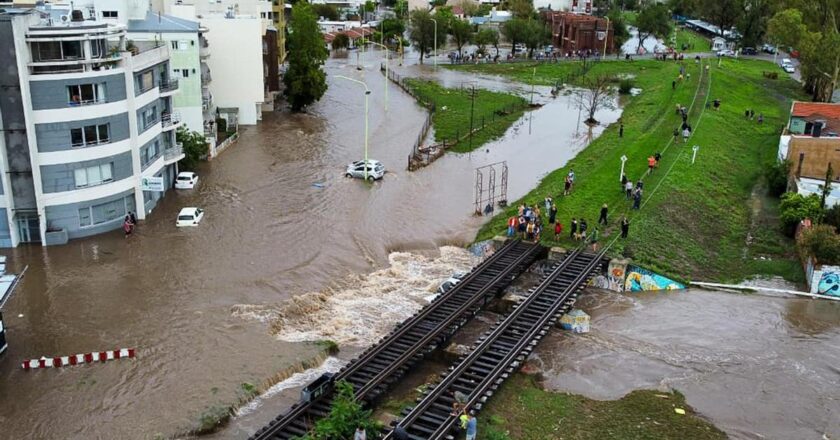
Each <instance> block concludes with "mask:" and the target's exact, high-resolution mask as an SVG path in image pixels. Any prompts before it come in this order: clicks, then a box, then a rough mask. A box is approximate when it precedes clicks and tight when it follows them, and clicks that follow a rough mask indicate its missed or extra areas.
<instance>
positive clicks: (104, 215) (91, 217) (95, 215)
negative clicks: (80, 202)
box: [79, 196, 134, 227]
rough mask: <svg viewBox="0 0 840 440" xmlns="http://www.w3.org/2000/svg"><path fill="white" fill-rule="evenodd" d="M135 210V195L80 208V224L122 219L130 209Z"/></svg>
mask: <svg viewBox="0 0 840 440" xmlns="http://www.w3.org/2000/svg"><path fill="white" fill-rule="evenodd" d="M133 210H134V196H126V197H123V198H122V199H119V200H114V201H113V202H106V203H100V204H99V205H93V206H88V207H87V208H81V209H79V226H81V227H85V226H93V225H99V224H102V223H106V222H109V221H112V220H118V219H119V220H122V219H123V218H125V215H126V214H127V213H128V212H129V211H133Z"/></svg>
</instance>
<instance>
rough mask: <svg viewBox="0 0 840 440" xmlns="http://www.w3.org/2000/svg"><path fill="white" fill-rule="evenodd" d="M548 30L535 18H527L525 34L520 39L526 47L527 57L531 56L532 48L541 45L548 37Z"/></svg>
mask: <svg viewBox="0 0 840 440" xmlns="http://www.w3.org/2000/svg"><path fill="white" fill-rule="evenodd" d="M549 35H550V34H549V33H548V30H547V29H546V28H545V27H544V26H543V25H542V23H540V22H538V21H536V20H527V21H526V24H525V35H524V38H523V40H522V42H523V43H525V47H527V48H528V57H529V58H533V56H534V50H536V49H537V48H538V47H540V46H542V45H543V44H544V43H545V42H546V41H548V39H549Z"/></svg>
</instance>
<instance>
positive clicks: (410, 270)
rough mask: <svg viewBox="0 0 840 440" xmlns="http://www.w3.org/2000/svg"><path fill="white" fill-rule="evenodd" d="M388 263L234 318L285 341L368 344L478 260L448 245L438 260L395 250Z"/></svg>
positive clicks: (241, 309) (242, 309) (245, 309)
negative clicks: (250, 321) (262, 327)
mask: <svg viewBox="0 0 840 440" xmlns="http://www.w3.org/2000/svg"><path fill="white" fill-rule="evenodd" d="M388 262H389V265H388V267H386V268H384V269H380V270H377V271H375V272H372V273H370V274H366V275H358V274H353V275H350V276H348V277H347V279H345V280H344V281H342V282H341V283H340V284H341V287H336V288H329V289H326V290H322V291H320V292H310V293H305V294H303V295H297V296H295V297H292V298H290V299H288V300H286V301H285V302H284V303H282V304H280V305H279V306H277V307H270V306H251V305H237V306H234V307H233V314H234V315H235V316H239V317H242V318H245V319H257V320H259V321H262V322H267V323H270V325H271V329H272V332H273V333H274V334H275V335H276V336H277V338H278V339H280V340H283V341H288V342H300V341H317V340H322V339H330V340H333V341H335V342H337V343H338V344H339V345H345V344H350V345H354V346H367V345H370V344H372V343H374V342H376V341H378V340H379V339H380V338H381V337H382V336H384V335H385V334H386V333H388V332H389V331H390V330H391V329H392V328H393V327H394V325H396V324H397V323H398V322H401V321H403V320H405V319H406V318H408V317H410V316H411V315H412V314H414V312H416V311H417V310H419V309H420V308H421V307H423V306H424V305H426V304H428V302H429V300H430V299H431V298H432V297H433V295H434V293H435V291H436V290H437V288H438V286H440V284H441V283H442V282H443V281H444V280H445V279H446V278H448V277H450V276H451V275H452V274H453V273H454V272H457V271H467V270H469V269H470V268H471V267H473V266H474V265H476V264H478V262H479V258H478V257H475V256H474V255H472V254H471V253H470V252H469V251H467V250H465V249H462V248H457V247H453V246H444V247H442V248H440V255H439V256H435V257H428V256H424V255H420V254H416V253H410V252H392V253H391V254H390V255H388Z"/></svg>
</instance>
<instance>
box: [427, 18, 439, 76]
mask: <svg viewBox="0 0 840 440" xmlns="http://www.w3.org/2000/svg"><path fill="white" fill-rule="evenodd" d="M429 20H432V21H433V22H435V52H434V55H432V57H433V59H434V62H435V70H437V20H435V19H434V18H430V19H429Z"/></svg>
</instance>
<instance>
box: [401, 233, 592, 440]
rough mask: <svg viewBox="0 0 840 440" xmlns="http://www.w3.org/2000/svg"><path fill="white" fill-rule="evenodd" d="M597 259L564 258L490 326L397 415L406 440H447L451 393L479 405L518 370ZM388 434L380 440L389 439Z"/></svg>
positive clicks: (574, 295) (579, 252)
mask: <svg viewBox="0 0 840 440" xmlns="http://www.w3.org/2000/svg"><path fill="white" fill-rule="evenodd" d="M603 254H604V252H603V251H602V252H601V253H598V254H591V253H584V252H583V251H582V250H581V249H577V250H574V251H572V252H570V253H569V254H568V255H567V256H566V257H565V258H564V259H563V260H562V261H560V262H558V263H556V264H555V265H554V267H553V268H552V270H551V272H549V274H548V275H546V276H545V277H544V278H543V279H542V280H541V282H540V283H539V284H538V285H537V286H536V287H535V288H533V289H532V290H531V291H530V294H529V295H528V297H527V298H525V299H524V300H523V301H522V302H521V303H520V304H519V305H518V306H517V307H516V308H515V309H514V310H513V311H512V312H511V313H510V314H508V315H507V316H506V317H504V318H502V319H500V320H499V321H497V322H496V324H495V325H494V326H493V328H492V329H490V330H489V331H488V332H486V333H485V334H484V335H483V336H482V337H481V338H480V339H479V340H478V341H477V342H476V344H475V345H474V347H473V350H472V351H471V352H470V353H469V354H468V355H465V356H463V357H461V358H460V359H459V360H458V361H457V362H456V363H455V364H454V365H452V366H451V367H450V368H449V370H448V371H447V372H445V373H443V374H442V375H441V376H442V377H441V379H440V381H439V382H438V383H437V384H436V385H435V386H434V387H432V388H430V389H429V390H427V391H426V392H425V394H424V396H422V397H421V398H420V399H419V401H418V403H417V404H416V405H415V406H414V407H413V408H407V409H406V410H405V411H403V416H404V417H403V419H402V420H401V421H400V423H399V426H400V427H402V428H403V429H404V430H405V431H406V433H407V434H408V436H409V438H410V439H412V440H429V439H435V440H437V439H444V438H452V437H449V436H450V435H451V432H452V430H453V429H454V428H455V425H456V422H457V420H458V417H457V416H455V415H452V409H453V403H454V396H453V393H454V392H455V391H460V392H462V393H464V394H465V395H467V396H469V397H468V401H467V403H466V404H467V406H468V407H469V408H472V409H475V410H480V409H481V406H482V405H483V403H484V402H485V401H486V400H487V398H489V397H490V396H491V395H492V394H493V392H494V391H495V390H496V389H497V388H498V387H499V386H500V385H501V384H502V382H504V380H505V379H506V378H507V377H508V376H509V375H510V374H511V373H513V371H514V370H515V369H516V368H518V367H519V366H520V364H521V363H522V362H523V361H524V360H525V358H526V357H527V356H528V354H530V352H531V350H533V348H534V346H536V344H537V343H538V342H539V340H540V339H541V338H542V337H543V336H544V335H545V334H546V333H547V332H548V331H549V329H550V328H551V326H552V325H553V324H555V323H556V321H557V319H558V318H559V317H560V316H562V314H564V313H566V312H567V311H568V310H569V309H570V308H571V307H572V305H573V304H574V302H575V300H576V298H577V296H578V294H579V292H580V290H582V289H583V287H584V285H585V284H586V282H587V281H588V279H589V278H590V277H591V276H592V274H593V272H594V271H595V269H596V268H597V267H598V266H599V265H600V264H602V261H603ZM393 438H394V433H393V431H392V432H389V433H387V434H386V435H385V439H393Z"/></svg>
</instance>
